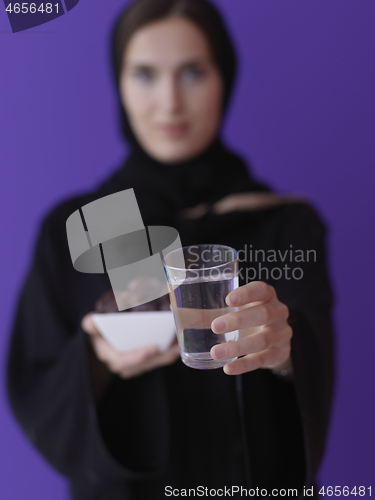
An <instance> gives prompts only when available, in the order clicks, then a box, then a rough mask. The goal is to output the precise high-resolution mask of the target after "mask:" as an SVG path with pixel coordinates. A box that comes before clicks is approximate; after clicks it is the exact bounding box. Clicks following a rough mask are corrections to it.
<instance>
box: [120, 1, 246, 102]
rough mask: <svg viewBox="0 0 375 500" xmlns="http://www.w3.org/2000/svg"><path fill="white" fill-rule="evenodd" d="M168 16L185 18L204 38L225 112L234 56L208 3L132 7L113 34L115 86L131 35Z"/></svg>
mask: <svg viewBox="0 0 375 500" xmlns="http://www.w3.org/2000/svg"><path fill="white" fill-rule="evenodd" d="M170 16H182V17H186V18H187V19H189V20H190V21H192V22H193V23H194V24H196V25H197V26H198V27H199V28H200V29H201V30H202V31H203V33H204V34H205V35H206V37H207V40H208V42H209V46H210V48H211V51H212V55H213V58H214V61H215V62H216V64H217V66H218V68H219V71H220V73H221V75H222V78H223V81H224V102H223V109H225V107H226V105H227V103H228V99H229V96H230V94H231V90H232V86H233V82H234V79H235V75H236V68H237V60H236V53H235V49H234V46H233V43H232V40H231V38H230V36H229V33H228V31H227V29H226V27H225V24H224V21H223V19H222V17H221V15H220V13H219V12H218V11H217V9H216V8H215V7H214V6H213V5H212V4H211V3H210V2H208V1H207V0H136V1H135V2H134V3H132V4H131V5H130V6H129V7H128V8H127V9H126V10H125V11H124V12H123V13H122V14H121V16H120V18H119V19H118V20H117V22H116V25H115V29H114V31H113V38H112V54H113V57H114V61H113V62H114V69H115V75H116V83H117V84H118V82H119V77H120V73H121V67H122V62H123V57H124V52H125V50H126V47H127V44H128V42H129V40H130V38H131V37H132V35H133V34H134V33H135V32H136V31H137V30H138V29H140V28H142V27H143V26H145V25H146V24H149V23H151V22H154V21H157V20H161V19H164V18H166V17H170Z"/></svg>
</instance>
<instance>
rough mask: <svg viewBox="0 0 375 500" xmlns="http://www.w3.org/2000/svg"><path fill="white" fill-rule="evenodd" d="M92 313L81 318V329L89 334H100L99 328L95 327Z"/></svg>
mask: <svg viewBox="0 0 375 500" xmlns="http://www.w3.org/2000/svg"><path fill="white" fill-rule="evenodd" d="M93 315H94V313H89V314H86V316H84V317H83V318H82V321H81V326H82V329H83V330H84V331H85V332H86V333H88V334H90V335H100V333H99V330H98V329H97V328H96V325H95V323H94V320H93V319H92V318H93Z"/></svg>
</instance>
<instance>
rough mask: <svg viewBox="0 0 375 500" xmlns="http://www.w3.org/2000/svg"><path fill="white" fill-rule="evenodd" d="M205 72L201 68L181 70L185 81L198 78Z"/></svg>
mask: <svg viewBox="0 0 375 500" xmlns="http://www.w3.org/2000/svg"><path fill="white" fill-rule="evenodd" d="M205 74H206V72H205V71H204V69H202V68H186V69H185V70H184V71H183V72H182V79H183V80H187V81H195V80H200V79H202V78H203V77H204V76H205Z"/></svg>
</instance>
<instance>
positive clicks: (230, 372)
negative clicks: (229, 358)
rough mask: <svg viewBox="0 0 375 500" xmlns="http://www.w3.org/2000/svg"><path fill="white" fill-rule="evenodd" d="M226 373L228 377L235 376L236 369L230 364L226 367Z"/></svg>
mask: <svg viewBox="0 0 375 500" xmlns="http://www.w3.org/2000/svg"><path fill="white" fill-rule="evenodd" d="M224 373H226V374H227V375H234V374H235V373H236V367H235V366H232V365H231V364H230V363H229V365H225V366H224Z"/></svg>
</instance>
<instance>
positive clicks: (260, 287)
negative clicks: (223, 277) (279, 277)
mask: <svg viewBox="0 0 375 500" xmlns="http://www.w3.org/2000/svg"><path fill="white" fill-rule="evenodd" d="M275 295H276V292H275V289H274V288H273V287H272V286H270V285H268V284H267V283H264V281H252V282H251V283H248V284H247V285H243V286H240V287H239V288H236V289H235V290H233V291H232V292H230V293H229V294H228V295H227V297H226V300H225V301H226V303H227V304H228V306H231V307H239V306H244V305H246V304H250V303H251V302H266V301H268V300H270V299H272V297H274V296H275Z"/></svg>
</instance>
